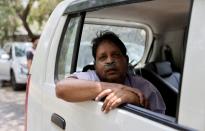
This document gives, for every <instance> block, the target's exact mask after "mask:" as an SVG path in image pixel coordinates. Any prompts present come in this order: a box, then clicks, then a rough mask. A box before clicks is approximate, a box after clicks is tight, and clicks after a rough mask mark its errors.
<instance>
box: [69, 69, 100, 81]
mask: <svg viewBox="0 0 205 131" xmlns="http://www.w3.org/2000/svg"><path fill="white" fill-rule="evenodd" d="M72 77H74V78H77V79H81V80H90V81H99V78H98V76H97V75H96V73H95V72H94V71H88V72H75V73H73V74H71V75H67V76H66V78H72Z"/></svg>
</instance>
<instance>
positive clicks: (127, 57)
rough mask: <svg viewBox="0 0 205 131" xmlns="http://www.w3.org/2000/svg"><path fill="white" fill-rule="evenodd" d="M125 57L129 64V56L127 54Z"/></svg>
mask: <svg viewBox="0 0 205 131" xmlns="http://www.w3.org/2000/svg"><path fill="white" fill-rule="evenodd" d="M125 58H126V59H127V64H129V56H128V55H126V56H125Z"/></svg>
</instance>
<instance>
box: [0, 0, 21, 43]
mask: <svg viewBox="0 0 205 131" xmlns="http://www.w3.org/2000/svg"><path fill="white" fill-rule="evenodd" d="M16 19H17V18H16V17H15V12H14V10H13V9H12V8H11V5H10V4H9V0H1V2H0V44H1V43H2V42H3V41H4V40H5V39H6V38H7V39H8V37H9V36H11V35H12V34H13V33H14V31H15V30H16V28H17V27H18V23H17V20H16Z"/></svg>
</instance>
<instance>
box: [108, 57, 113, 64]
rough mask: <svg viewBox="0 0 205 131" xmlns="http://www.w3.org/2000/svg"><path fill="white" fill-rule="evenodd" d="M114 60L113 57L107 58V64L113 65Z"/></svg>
mask: <svg viewBox="0 0 205 131" xmlns="http://www.w3.org/2000/svg"><path fill="white" fill-rule="evenodd" d="M113 62H114V59H113V58H112V57H107V60H106V63H113Z"/></svg>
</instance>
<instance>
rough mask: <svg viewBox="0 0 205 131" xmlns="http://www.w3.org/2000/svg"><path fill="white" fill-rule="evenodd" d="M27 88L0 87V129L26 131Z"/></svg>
mask: <svg viewBox="0 0 205 131" xmlns="http://www.w3.org/2000/svg"><path fill="white" fill-rule="evenodd" d="M25 94H26V93H25V90H22V91H13V90H12V88H11V87H9V86H8V85H7V86H4V87H0V131H24V103H25Z"/></svg>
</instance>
